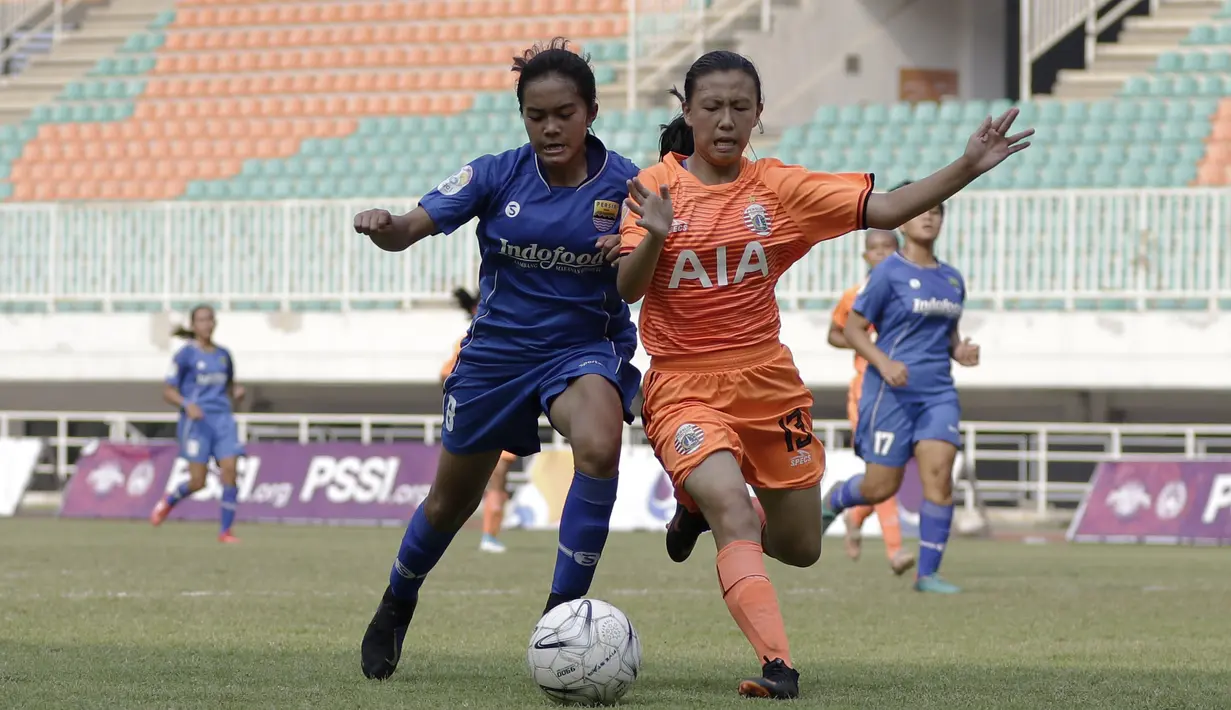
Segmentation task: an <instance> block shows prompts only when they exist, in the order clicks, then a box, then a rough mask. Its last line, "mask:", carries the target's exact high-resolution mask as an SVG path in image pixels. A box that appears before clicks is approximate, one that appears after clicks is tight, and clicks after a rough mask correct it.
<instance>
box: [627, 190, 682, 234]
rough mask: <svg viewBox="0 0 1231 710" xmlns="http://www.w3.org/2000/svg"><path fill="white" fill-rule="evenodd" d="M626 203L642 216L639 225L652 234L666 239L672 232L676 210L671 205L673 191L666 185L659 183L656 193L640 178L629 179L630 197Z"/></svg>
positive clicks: (632, 210) (630, 208)
mask: <svg viewBox="0 0 1231 710" xmlns="http://www.w3.org/2000/svg"><path fill="white" fill-rule="evenodd" d="M624 204H626V205H628V209H629V210H630V211H631V212H632V213H633V214H635V215H637V216H638V217H640V218H641V219H639V220H637V226H638V227H641V228H642V229H644V230H645V231H647V232H649V233H650V235H651V236H654V237H657V238H659V239H666V238H667V235H668V234H670V233H671V222H672V220H674V219H675V211H674V208H673V207H672V206H671V192H670V191H669V190H668V189H667V186H666V185H659V186H658V193H657V194H655V193H653V192H650V191H649V189H647V188H646V186H645V185H642V184H641V181H640V180H638V179H636V178H633V179H632V180H629V181H628V198H627V199H626V200H624Z"/></svg>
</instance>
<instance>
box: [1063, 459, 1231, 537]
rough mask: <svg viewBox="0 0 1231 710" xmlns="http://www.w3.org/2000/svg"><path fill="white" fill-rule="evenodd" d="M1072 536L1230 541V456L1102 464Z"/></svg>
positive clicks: (1069, 534)
mask: <svg viewBox="0 0 1231 710" xmlns="http://www.w3.org/2000/svg"><path fill="white" fill-rule="evenodd" d="M1068 539H1069V540H1071V541H1074V542H1131V543H1139V542H1144V543H1157V544H1171V545H1181V544H1190V545H1231V459H1206V460H1202V461H1188V460H1184V459H1170V460H1166V459H1156V460H1151V461H1115V462H1108V463H1102V464H1099V467H1098V468H1097V469H1096V470H1095V472H1094V478H1093V479H1092V480H1091V482H1090V492H1089V493H1087V494H1086V499H1085V500H1084V501H1082V504H1081V508H1079V509H1078V511H1077V516H1076V517H1075V518H1074V519H1073V523H1072V525H1071V526H1070V527H1069V531H1068Z"/></svg>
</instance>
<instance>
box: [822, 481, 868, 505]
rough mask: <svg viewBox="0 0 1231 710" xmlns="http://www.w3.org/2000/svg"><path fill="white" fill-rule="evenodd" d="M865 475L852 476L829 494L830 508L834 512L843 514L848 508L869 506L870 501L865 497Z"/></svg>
mask: <svg viewBox="0 0 1231 710" xmlns="http://www.w3.org/2000/svg"><path fill="white" fill-rule="evenodd" d="M862 487H863V474H862V473H861V474H859V475H858V476H851V477H850V478H848V479H846V481H845V482H843V484H842V485H840V486H834V487H833V490H831V491H830V492H829V507H830V508H833V512H835V513H841V512H842V511H844V510H846V509H847V508H850V507H853V506H856V505H867V504H868V501H867V500H865V499H864V497H863V491H861V490H860V489H861V488H862Z"/></svg>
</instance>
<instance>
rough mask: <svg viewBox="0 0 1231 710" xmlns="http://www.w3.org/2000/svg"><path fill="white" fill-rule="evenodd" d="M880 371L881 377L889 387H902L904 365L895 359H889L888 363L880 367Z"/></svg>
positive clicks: (903, 383) (905, 374) (904, 374)
mask: <svg viewBox="0 0 1231 710" xmlns="http://www.w3.org/2000/svg"><path fill="white" fill-rule="evenodd" d="M880 373H881V379H883V380H884V381H885V384H887V385H889V386H890V387H903V386H905V385H906V380H907V373H906V365H904V364H903V363H900V362H898V361H897V360H890V361H889V364H888V365H885V366H884V367H883V368H880Z"/></svg>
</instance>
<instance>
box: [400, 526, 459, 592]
mask: <svg viewBox="0 0 1231 710" xmlns="http://www.w3.org/2000/svg"><path fill="white" fill-rule="evenodd" d="M456 534H457V532H456V531H455V532H439V531H438V530H436V529H435V528H433V527H432V524H431V523H429V522H428V521H427V513H426V512H424V510H423V506H422V505H421V506H419V507H418V508H415V514H414V515H412V516H410V524H409V525H407V526H406V534H405V535H403V536H402V546H401V547H400V548H398V556H397V559H396V560H394V562H393V569H392V570H390V571H389V586H390V587H391V588H392V589H393V596H395V597H397V598H398V599H406V600H410V599H415V598H416V597H418V596H419V587H422V586H423V580H424V578H426V577H427V573H428V572H431V571H432V568H433V567H435V566H436V563H437V562H439V561H440V557H441V556H442V555H444V553H445V549H446V548H448V547H449V543H450V542H453V536H454V535H456Z"/></svg>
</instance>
